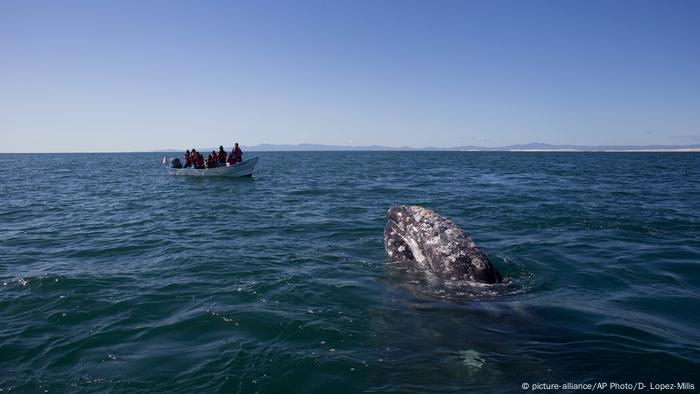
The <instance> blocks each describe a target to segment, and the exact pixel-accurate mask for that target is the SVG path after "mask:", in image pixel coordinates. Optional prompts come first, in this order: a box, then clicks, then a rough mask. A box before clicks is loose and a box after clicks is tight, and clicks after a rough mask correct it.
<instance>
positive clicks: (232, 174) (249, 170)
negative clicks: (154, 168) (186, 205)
mask: <svg viewBox="0 0 700 394" xmlns="http://www.w3.org/2000/svg"><path fill="white" fill-rule="evenodd" d="M164 161H165V160H164ZM257 163H258V158H257V157H253V158H251V159H248V160H244V161H242V162H240V163H237V164H234V165H226V167H215V168H207V169H199V168H170V167H168V173H169V174H170V175H185V176H216V177H224V178H238V177H244V176H253V170H254V169H255V165H256V164H257Z"/></svg>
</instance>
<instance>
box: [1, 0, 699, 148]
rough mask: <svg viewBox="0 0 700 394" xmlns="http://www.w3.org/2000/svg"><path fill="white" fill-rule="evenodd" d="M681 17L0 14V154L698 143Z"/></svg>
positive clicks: (336, 4)
mask: <svg viewBox="0 0 700 394" xmlns="http://www.w3.org/2000/svg"><path fill="white" fill-rule="evenodd" d="M699 20H700V2H699V1H680V0H667V1H662V0H659V1H636V0H635V1H631V0H630V1H627V0H614V1H607V0H606V1H596V0H586V1H584V0H581V1H570V0H557V1H544V0H531V1H486V0H483V1H476V0H473V1H472V0H460V1H448V0H441V1H428V0H426V1H409V0H406V1H403V0H371V1H366V0H352V1H350V0H346V1H339V0H321V1H303V0H299V1H297V0H295V1H248V2H236V1H194V0H193V1H154V0H149V1H111V2H109V1H70V0H67V1H11V0H3V1H0V152H103V151H112V152H114V151H148V150H157V149H166V148H176V149H184V148H185V147H192V146H194V147H211V146H218V145H221V144H223V145H224V146H230V145H232V144H233V143H234V142H240V143H241V144H243V145H247V146H250V145H255V144H259V143H272V144H298V143H315V144H335V145H372V144H377V145H386V146H404V145H408V146H413V147H424V146H436V147H452V146H462V145H479V146H504V145H510V144H519V143H532V142H544V143H551V144H578V145H646V144H664V145H685V144H699V143H700V23H698V21H699Z"/></svg>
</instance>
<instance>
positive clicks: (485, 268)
mask: <svg viewBox="0 0 700 394" xmlns="http://www.w3.org/2000/svg"><path fill="white" fill-rule="evenodd" d="M387 217H388V222H387V225H386V227H385V228H384V246H385V249H386V252H387V255H388V256H389V258H391V259H392V260H408V261H414V262H415V263H416V265H417V266H419V267H421V268H424V269H428V270H431V271H433V272H435V273H437V274H441V275H443V276H445V277H448V278H462V279H466V280H471V281H475V282H481V283H500V282H501V281H502V277H501V275H500V274H499V273H498V270H496V267H494V265H493V264H492V263H491V261H490V260H489V258H488V257H487V256H486V255H485V254H484V253H482V252H481V250H480V249H479V248H478V247H477V246H476V244H475V243H474V241H473V240H472V239H471V238H470V237H469V236H468V235H467V234H466V233H464V232H463V231H462V230H461V229H460V228H459V227H458V226H457V225H456V224H455V223H454V222H452V221H451V220H449V219H447V218H445V217H443V216H441V215H439V214H437V213H435V212H433V211H431V210H429V209H426V208H423V207H420V206H415V205H414V206H407V205H399V206H395V207H391V208H390V209H389V211H388V212H387Z"/></svg>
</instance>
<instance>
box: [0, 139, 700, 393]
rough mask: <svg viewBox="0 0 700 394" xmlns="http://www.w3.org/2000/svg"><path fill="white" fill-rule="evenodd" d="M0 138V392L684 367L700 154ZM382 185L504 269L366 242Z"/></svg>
mask: <svg viewBox="0 0 700 394" xmlns="http://www.w3.org/2000/svg"><path fill="white" fill-rule="evenodd" d="M259 156H260V162H259V166H258V169H257V170H256V174H255V176H254V178H253V179H234V180H230V179H190V178H184V177H169V176H167V175H166V174H165V173H164V172H163V169H162V168H161V164H160V162H161V159H162V155H158V154H60V155H24V156H21V155H0V166H2V168H3V171H2V172H0V192H1V193H2V204H1V205H0V251H1V253H0V391H5V392H7V391H12V392H44V390H48V392H133V391H149V392H188V393H189V392H217V391H218V392H243V393H252V392H264V393H267V392H285V393H287V392H319V393H327V392H334V393H344V392H434V393H437V392H523V390H522V389H521V384H522V383H523V382H547V383H556V382H559V383H564V382H574V383H584V382H597V381H617V382H637V381H641V382H645V383H648V382H658V383H666V382H667V383H671V382H677V381H678V382H692V383H694V385H695V387H696V389H697V388H698V387H700V379H699V377H700V317H699V314H700V298H699V296H700V155H698V154H642V153H639V154H637V153H495V152H494V153H491V152H489V153H470V152H464V153H456V152H455V153H437V152H421V153H413V152H410V153H409V152H391V153H387V152H375V153H354V152H353V153H260V154H259ZM395 204H421V205H424V206H426V207H429V208H431V209H433V210H435V211H437V212H438V213H441V214H443V215H445V216H447V217H450V218H451V219H453V220H454V221H455V222H457V223H458V224H459V225H460V226H462V228H463V229H464V230H465V231H467V232H468V233H469V234H470V235H471V236H472V237H473V238H474V239H475V241H476V242H477V243H478V244H480V246H481V247H482V249H483V250H484V251H485V252H486V253H487V254H488V255H489V256H490V257H491V260H492V261H494V263H495V264H496V266H497V267H498V269H499V270H500V271H501V273H502V274H503V275H504V276H505V277H506V279H507V283H506V284H503V285H497V286H486V287H484V288H476V289H475V290H474V291H472V292H466V293H465V292H455V291H452V290H450V289H449V288H448V289H446V288H444V287H442V286H441V284H440V283H434V282H431V281H428V280H425V278H423V277H421V276H420V275H417V274H416V273H415V272H408V271H405V270H403V269H402V268H401V267H400V266H396V265H395V264H389V263H387V262H386V261H385V257H384V249H383V241H382V231H383V227H384V224H385V223H386V217H385V215H386V211H387V209H388V208H389V207H390V206H392V205H395Z"/></svg>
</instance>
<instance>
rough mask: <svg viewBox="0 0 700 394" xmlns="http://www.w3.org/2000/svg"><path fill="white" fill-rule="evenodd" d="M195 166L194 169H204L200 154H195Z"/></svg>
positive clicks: (202, 157) (202, 158)
mask: <svg viewBox="0 0 700 394" xmlns="http://www.w3.org/2000/svg"><path fill="white" fill-rule="evenodd" d="M196 153H197V154H196V159H195V166H194V168H198V169H203V168H204V156H202V154H201V153H199V152H196Z"/></svg>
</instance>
